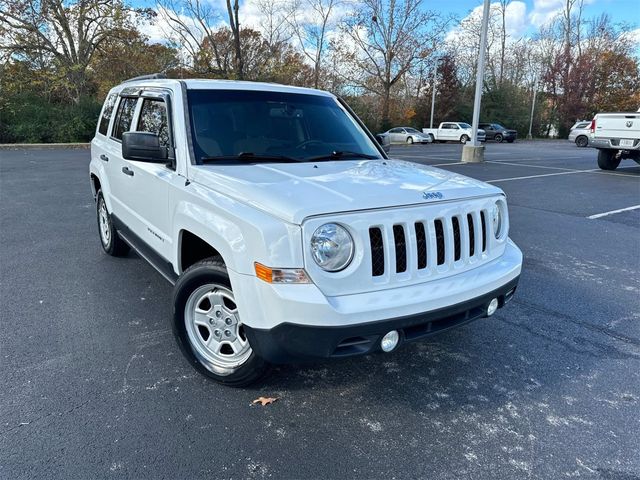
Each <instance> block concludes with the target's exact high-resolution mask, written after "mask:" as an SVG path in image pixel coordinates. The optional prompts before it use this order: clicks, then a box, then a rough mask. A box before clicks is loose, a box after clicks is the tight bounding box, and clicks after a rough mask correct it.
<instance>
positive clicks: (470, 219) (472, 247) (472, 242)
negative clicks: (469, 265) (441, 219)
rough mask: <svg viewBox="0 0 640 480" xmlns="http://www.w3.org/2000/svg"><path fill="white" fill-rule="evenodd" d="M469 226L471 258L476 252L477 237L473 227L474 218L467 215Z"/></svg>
mask: <svg viewBox="0 0 640 480" xmlns="http://www.w3.org/2000/svg"><path fill="white" fill-rule="evenodd" d="M467 225H468V226H469V257H473V254H474V253H475V251H476V235H475V229H474V227H473V216H472V215H471V214H470V213H467Z"/></svg>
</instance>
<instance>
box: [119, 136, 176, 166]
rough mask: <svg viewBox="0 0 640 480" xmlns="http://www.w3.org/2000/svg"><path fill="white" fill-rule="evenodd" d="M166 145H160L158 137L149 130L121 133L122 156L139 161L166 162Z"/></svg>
mask: <svg viewBox="0 0 640 480" xmlns="http://www.w3.org/2000/svg"><path fill="white" fill-rule="evenodd" d="M168 156H169V152H168V150H167V147H161V146H160V137H159V136H158V134H156V133H150V132H125V133H123V134H122V157H123V158H125V159H126V160H137V161H140V162H158V163H160V162H166V161H167V158H168Z"/></svg>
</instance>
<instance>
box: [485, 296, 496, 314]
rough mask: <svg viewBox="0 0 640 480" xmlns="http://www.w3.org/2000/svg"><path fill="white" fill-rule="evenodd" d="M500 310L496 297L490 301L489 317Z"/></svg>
mask: <svg viewBox="0 0 640 480" xmlns="http://www.w3.org/2000/svg"><path fill="white" fill-rule="evenodd" d="M496 310H498V299H497V298H494V299H493V300H491V301H490V302H489V306H488V307H487V317H490V316H491V315H493V314H494V313H496Z"/></svg>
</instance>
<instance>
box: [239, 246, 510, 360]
mask: <svg viewBox="0 0 640 480" xmlns="http://www.w3.org/2000/svg"><path fill="white" fill-rule="evenodd" d="M521 267H522V252H520V249H518V247H517V246H516V245H515V244H514V243H513V242H511V241H510V240H509V241H508V243H507V246H506V249H505V252H504V253H503V254H502V255H501V256H500V257H498V258H496V259H495V260H493V261H491V262H488V263H486V264H484V265H482V266H479V267H477V268H474V269H472V270H469V271H467V272H463V273H459V274H456V275H452V276H450V277H446V278H442V279H437V280H431V281H428V282H425V283H420V284H415V285H411V286H403V287H396V288H392V289H387V290H382V291H372V292H366V293H358V294H349V295H342V296H337V297H328V296H325V295H324V294H323V293H322V292H321V291H320V290H319V289H318V287H317V286H316V285H314V284H306V285H282V284H281V285H274V284H267V283H265V282H263V281H261V280H258V279H256V277H254V276H249V275H238V274H237V273H235V272H233V271H229V273H230V275H231V283H232V285H233V288H234V293H235V297H236V302H237V303H238V309H239V310H240V311H241V312H242V317H243V319H244V326H245V330H246V332H247V336H248V337H249V340H250V342H251V345H252V346H253V348H254V350H255V351H256V352H257V353H258V354H259V355H261V356H262V357H264V358H265V359H267V360H269V361H271V362H272V363H288V362H291V361H294V360H296V359H298V360H299V359H313V358H327V357H342V356H349V355H361V354H366V353H369V352H372V351H376V350H377V349H378V345H379V338H380V336H382V335H384V334H385V333H387V332H388V331H389V330H395V329H399V330H401V331H402V341H409V340H416V339H419V338H422V337H424V336H427V335H431V334H434V333H437V332H440V331H443V330H446V329H449V328H452V327H455V326H458V325H462V324H464V323H466V322H469V321H471V320H474V319H476V318H480V317H482V316H484V315H485V312H486V306H487V304H488V302H489V301H491V299H493V298H498V299H499V306H500V307H502V306H504V304H505V303H507V301H508V300H509V299H510V298H511V296H512V294H513V292H514V291H515V287H516V285H517V283H518V278H519V276H520V271H521Z"/></svg>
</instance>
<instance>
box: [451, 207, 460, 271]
mask: <svg viewBox="0 0 640 480" xmlns="http://www.w3.org/2000/svg"><path fill="white" fill-rule="evenodd" d="M451 223H452V224H453V249H454V255H453V259H454V260H455V261H456V262H457V261H458V260H460V256H461V255H462V252H461V248H460V241H461V240H460V222H459V221H458V217H453V218H452V219H451Z"/></svg>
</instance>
